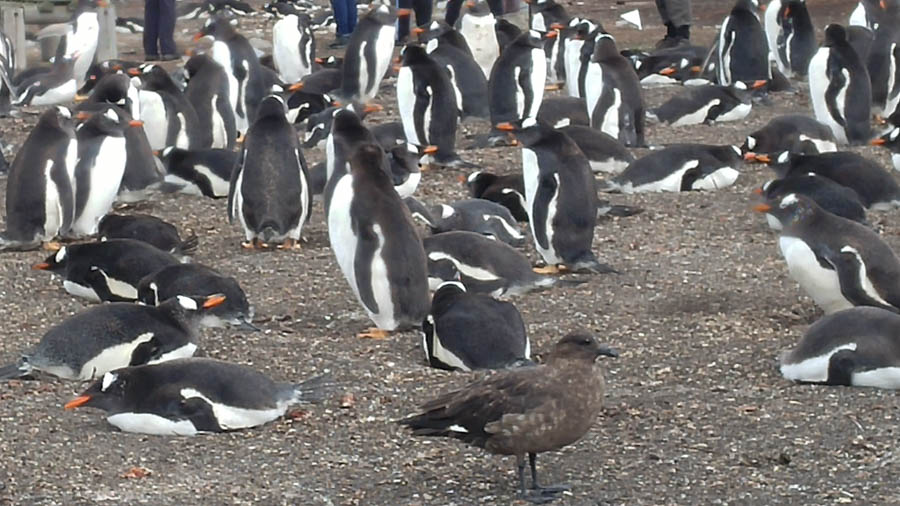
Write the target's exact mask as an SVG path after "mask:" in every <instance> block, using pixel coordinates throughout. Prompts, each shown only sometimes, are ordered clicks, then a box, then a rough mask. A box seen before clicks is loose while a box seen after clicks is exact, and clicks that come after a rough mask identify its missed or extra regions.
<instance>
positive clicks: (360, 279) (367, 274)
mask: <svg viewBox="0 0 900 506" xmlns="http://www.w3.org/2000/svg"><path fill="white" fill-rule="evenodd" d="M351 214H352V211H351ZM352 227H353V232H354V234H355V235H356V238H357V244H356V255H355V257H354V259H353V272H354V273H355V276H354V278H355V279H356V287H357V293H358V294H359V300H360V302H362V304H363V306H365V308H366V309H367V310H368V311H369V312H371V313H378V311H379V308H378V302H377V301H376V300H375V290H374V287H373V286H372V284H373V280H372V262H373V261H374V260H375V252H376V251H377V250H378V248H379V246H380V245H379V241H378V236H377V235H376V234H375V230H374V228H373V227H372V225H371V224H368V225H363V226H360V224H359V221H358V219H356V218H354V220H353V225H352Z"/></svg>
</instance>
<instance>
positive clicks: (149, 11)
mask: <svg viewBox="0 0 900 506" xmlns="http://www.w3.org/2000/svg"><path fill="white" fill-rule="evenodd" d="M174 34H175V0H146V1H145V2H144V54H145V55H160V54H175V53H176V49H175V38H174Z"/></svg>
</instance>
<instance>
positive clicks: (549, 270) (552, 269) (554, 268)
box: [532, 264, 569, 276]
mask: <svg viewBox="0 0 900 506" xmlns="http://www.w3.org/2000/svg"><path fill="white" fill-rule="evenodd" d="M532 270H533V271H534V272H536V273H538V274H543V275H545V276H552V275H555V274H564V273H566V272H568V271H569V268H568V267H566V266H565V265H562V264H560V265H545V266H543V267H535V268H534V269H532Z"/></svg>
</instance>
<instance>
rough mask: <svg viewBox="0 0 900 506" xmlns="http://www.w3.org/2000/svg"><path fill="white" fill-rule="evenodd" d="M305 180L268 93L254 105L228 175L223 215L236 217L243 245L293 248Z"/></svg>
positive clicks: (302, 214) (276, 99) (308, 201)
mask: <svg viewBox="0 0 900 506" xmlns="http://www.w3.org/2000/svg"><path fill="white" fill-rule="evenodd" d="M308 181H309V173H308V172H307V169H306V160H305V159H304V157H303V153H301V152H300V144H299V141H298V140H297V134H296V133H295V131H294V127H293V126H291V124H290V123H288V120H287V118H286V117H285V108H284V99H283V98H281V97H280V96H278V95H270V96H268V97H266V98H265V99H263V101H262V102H261V103H260V105H259V111H258V114H257V119H256V121H254V122H253V125H252V126H251V127H250V129H249V130H248V131H247V135H246V137H245V139H244V142H243V144H242V148H241V154H240V156H239V158H238V165H236V166H235V170H234V172H233V173H232V175H231V185H230V189H229V193H228V217H229V220H230V221H232V222H233V221H234V219H235V218H238V219H240V222H241V225H242V226H243V227H244V233H245V236H246V239H247V241H246V242H245V243H243V245H244V247H247V248H260V247H262V248H265V247H268V245H269V244H271V243H280V246H279V247H282V248H292V247H295V246H299V245H298V244H297V242H298V241H299V240H300V233H301V231H302V230H303V225H304V224H305V223H306V220H307V219H308V218H309V213H310V211H311V210H312V195H310V191H309V182H308ZM276 196H277V198H274V197H276Z"/></svg>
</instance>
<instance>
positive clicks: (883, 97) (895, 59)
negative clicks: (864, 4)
mask: <svg viewBox="0 0 900 506" xmlns="http://www.w3.org/2000/svg"><path fill="white" fill-rule="evenodd" d="M880 7H881V8H882V12H881V16H882V22H881V23H880V24H879V25H878V29H877V30H875V38H874V40H873V41H872V46H871V48H870V51H869V57H868V59H867V60H864V61H865V62H866V67H867V70H868V71H869V78H870V79H871V81H872V109H873V111H874V112H875V114H878V115H880V116H882V117H888V116H890V115H891V114H894V112H895V111H897V106H898V105H900V1H898V0H884V1H882V2H881V4H880Z"/></svg>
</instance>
